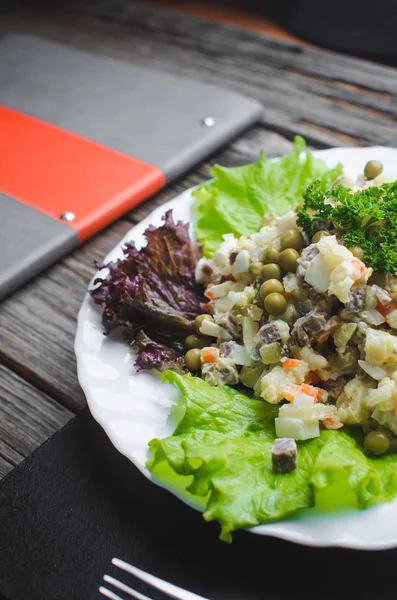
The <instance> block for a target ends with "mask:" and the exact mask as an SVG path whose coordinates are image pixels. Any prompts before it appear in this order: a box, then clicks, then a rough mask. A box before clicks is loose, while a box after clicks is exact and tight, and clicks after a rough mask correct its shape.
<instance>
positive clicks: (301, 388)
mask: <svg viewBox="0 0 397 600" xmlns="http://www.w3.org/2000/svg"><path fill="white" fill-rule="evenodd" d="M321 392H322V390H320V388H316V387H313V386H312V385H308V384H307V383H301V384H300V385H297V384H296V383H290V384H289V385H287V387H286V388H285V389H284V390H283V392H282V393H283V396H284V398H285V399H286V400H288V401H289V402H293V401H294V398H295V396H296V394H298V393H301V394H306V396H311V397H312V398H314V401H315V402H317V399H318V397H319V394H321Z"/></svg>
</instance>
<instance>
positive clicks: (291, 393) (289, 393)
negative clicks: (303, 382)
mask: <svg viewBox="0 0 397 600" xmlns="http://www.w3.org/2000/svg"><path fill="white" fill-rule="evenodd" d="M298 391H299V385H296V383H290V384H289V385H287V387H286V388H285V389H284V390H283V392H282V393H283V396H284V398H285V399H286V400H288V401H289V402H293V401H294V398H295V394H296V393H297V392H298Z"/></svg>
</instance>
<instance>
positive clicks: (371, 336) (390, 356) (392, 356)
mask: <svg viewBox="0 0 397 600" xmlns="http://www.w3.org/2000/svg"><path fill="white" fill-rule="evenodd" d="M364 350H365V358H366V361H367V362H368V363H369V364H372V365H375V366H382V365H384V364H386V363H397V337H396V336H394V335H391V334H390V333H387V332H386V331H380V330H376V329H371V328H369V329H368V331H367V337H366V340H365V346H364Z"/></svg>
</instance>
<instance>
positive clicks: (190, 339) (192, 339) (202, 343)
mask: <svg viewBox="0 0 397 600" xmlns="http://www.w3.org/2000/svg"><path fill="white" fill-rule="evenodd" d="M212 341H213V340H212V339H211V338H210V337H208V336H207V335H197V334H196V333H192V335H188V336H187V338H186V339H185V348H186V350H192V349H193V348H205V347H206V346H211V344H212Z"/></svg>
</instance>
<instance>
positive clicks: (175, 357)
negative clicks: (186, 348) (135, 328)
mask: <svg viewBox="0 0 397 600" xmlns="http://www.w3.org/2000/svg"><path fill="white" fill-rule="evenodd" d="M135 349H136V360H135V363H134V366H135V369H136V370H137V371H141V370H142V369H157V370H158V371H166V370H167V369H172V370H173V371H178V372H179V373H181V374H183V373H187V369H186V366H185V361H184V358H183V355H181V353H180V352H178V351H177V350H174V349H173V348H170V347H168V346H166V345H165V344H160V343H159V342H155V341H154V340H152V339H150V338H149V337H148V336H147V335H146V334H145V333H144V332H143V331H140V332H139V333H138V335H137V337H136V340H135Z"/></svg>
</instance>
